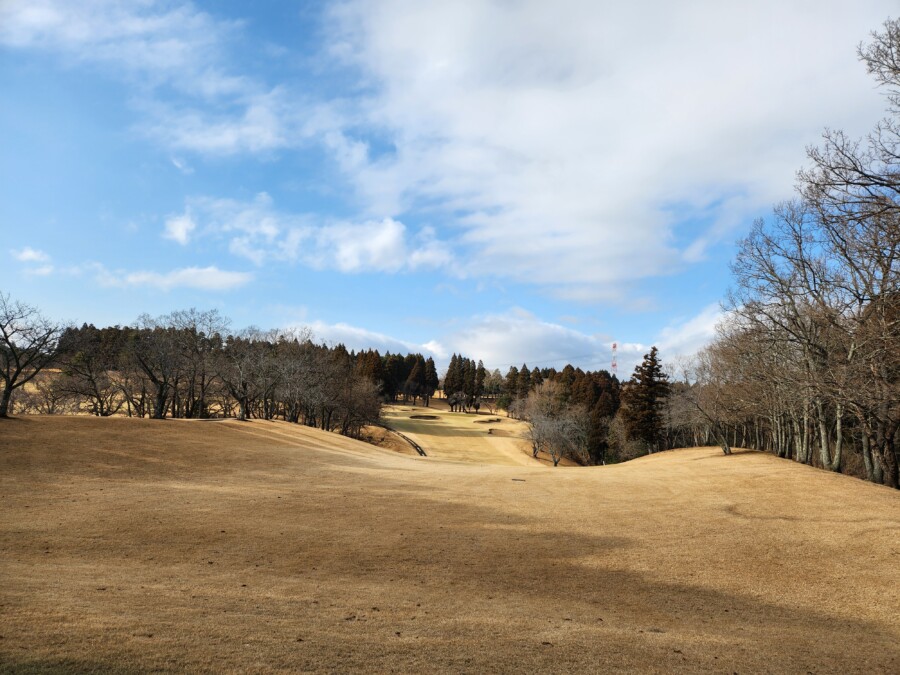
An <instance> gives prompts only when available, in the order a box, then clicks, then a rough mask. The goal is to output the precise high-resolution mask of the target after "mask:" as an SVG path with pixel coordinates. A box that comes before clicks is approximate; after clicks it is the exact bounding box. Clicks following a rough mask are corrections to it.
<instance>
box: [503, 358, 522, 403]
mask: <svg viewBox="0 0 900 675" xmlns="http://www.w3.org/2000/svg"><path fill="white" fill-rule="evenodd" d="M518 383H519V369H518V368H516V367H515V366H510V367H509V370H508V371H507V373H506V381H505V382H504V383H503V392H504V393H505V394H506V395H507V396H508V397H509V400H510V401H512V400H513V399H514V398H516V392H517V391H518Z"/></svg>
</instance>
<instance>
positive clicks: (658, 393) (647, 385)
mask: <svg viewBox="0 0 900 675" xmlns="http://www.w3.org/2000/svg"><path fill="white" fill-rule="evenodd" d="M668 396H669V377H668V375H666V374H665V373H664V372H663V369H662V364H661V363H660V361H659V353H658V351H657V349H656V347H653V348H652V349H651V350H650V353H649V354H645V355H644V360H643V362H641V364H640V365H638V366H637V367H636V368H635V369H634V375H632V377H631V381H630V382H629V383H628V386H627V387H626V388H625V389H624V390H623V392H622V400H623V403H624V404H625V410H624V421H625V431H626V433H627V434H628V436H629V438H633V439H636V440H639V441H641V442H642V443H644V444H645V445H646V447H647V449H648V451H649V452H656V451H658V450H661V449H662V448H663V438H664V431H665V429H664V425H663V421H664V416H663V408H664V406H665V404H666V399H667V398H668Z"/></svg>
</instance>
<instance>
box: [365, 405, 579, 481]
mask: <svg viewBox="0 0 900 675" xmlns="http://www.w3.org/2000/svg"><path fill="white" fill-rule="evenodd" d="M382 416H383V418H384V421H385V423H386V424H387V425H388V426H389V427H391V428H392V429H396V430H397V431H399V432H400V433H402V434H404V435H406V436H408V437H409V438H411V439H412V440H413V441H415V442H416V443H418V444H419V446H421V447H422V449H423V450H424V451H425V454H426V455H427V456H428V457H433V458H435V459H441V460H446V461H454V462H473V463H476V464H505V465H512V466H538V465H540V464H545V465H548V466H549V465H552V464H553V461H552V460H551V459H550V456H549V455H547V454H546V453H543V452H542V453H540V455H539V456H538V458H537V459H535V458H534V457H532V455H531V442H530V441H529V440H528V439H527V437H528V425H527V424H526V423H525V422H522V421H520V420H516V419H513V418H511V417H500V416H497V415H489V414H488V413H486V412H482V413H481V414H475V413H462V412H450V407H449V406H448V405H447V403H446V401H444V400H441V399H433V400H432V402H431V405H430V406H429V407H427V408H423V407H416V406H413V405H399V404H398V405H388V406H384V409H383V411H382ZM562 463H563V464H565V465H573V464H574V462H570V461H569V460H567V459H564V460H563V461H562Z"/></svg>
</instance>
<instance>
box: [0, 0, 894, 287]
mask: <svg viewBox="0 0 900 675" xmlns="http://www.w3.org/2000/svg"><path fill="white" fill-rule="evenodd" d="M892 11H896V7H895V2H893V1H892V0H859V1H858V2H854V3H847V2H844V1H842V0H823V1H820V2H812V1H811V0H801V1H800V2H794V3H785V2H779V1H777V0H761V1H760V2H755V3H741V4H735V3H723V2H717V1H715V0H705V1H699V2H693V3H689V4H684V3H671V2H662V1H661V0H656V1H655V2H645V3H639V4H638V3H631V4H628V3H606V2H586V1H584V0H561V1H560V2H558V3H547V2H544V1H543V0H525V1H523V2H516V3H498V2H488V1H486V0H460V1H458V2H444V3H427V2H426V3H423V2H416V1H415V0H383V1H380V2H369V1H363V0H348V1H346V2H339V3H335V4H333V5H331V8H330V10H328V11H327V12H326V16H327V19H326V21H325V22H324V24H323V26H322V31H321V33H320V35H321V36H322V37H323V40H324V42H325V44H326V48H325V49H324V53H323V54H322V55H321V60H322V67H323V68H326V69H332V71H333V69H334V68H337V67H341V66H342V67H344V68H346V70H345V71H344V72H343V73H337V77H335V78H334V89H339V91H338V93H337V94H335V95H334V96H333V98H331V99H328V98H324V97H320V98H315V97H314V96H313V95H312V94H309V93H306V92H307V90H308V88H307V87H305V85H306V84H307V82H306V81H303V80H293V79H285V80H283V81H279V82H274V83H273V82H266V81H263V80H262V79H261V78H259V77H256V76H249V75H243V74H241V73H242V70H241V66H240V57H241V54H243V47H244V45H242V44H241V38H243V37H244V36H243V34H242V26H241V24H240V23H238V22H234V21H226V20H221V19H218V18H216V17H214V16H212V15H210V14H208V13H205V12H202V11H200V10H198V9H197V8H196V7H195V6H194V5H193V4H190V3H187V2H179V1H178V0H173V1H169V0H143V1H142V2H139V3H120V2H115V1H114V0H92V1H90V2H79V3H69V2H64V1H62V0H32V1H31V2H27V3H26V2H21V3H3V4H2V5H0V44H4V45H6V46H10V47H15V48H20V49H26V48H28V49H44V50H48V51H51V52H55V53H58V54H60V55H61V56H62V57H64V58H65V59H66V61H67V63H69V62H74V63H75V64H82V65H84V64H87V65H91V66H94V67H100V68H104V69H107V70H108V71H110V72H113V73H116V74H117V75H120V76H124V77H125V78H127V79H128V80H129V81H130V82H131V83H132V84H133V86H134V88H135V90H136V91H137V92H138V93H139V94H138V95H137V96H136V97H135V105H136V106H137V109H138V110H139V111H140V112H141V113H142V115H143V119H142V121H141V122H140V123H139V124H138V126H139V128H141V129H143V130H144V131H145V132H146V133H148V134H149V135H151V136H152V137H153V138H156V139H160V140H161V141H162V142H163V143H165V144H166V145H167V146H169V147H170V148H171V149H172V150H173V151H174V152H179V153H180V152H188V153H203V154H207V155H218V156H221V155H232V154H237V153H253V154H256V155H262V156H268V155H271V154H273V153H276V152H284V151H286V150H291V151H297V150H305V149H308V148H310V147H311V146H312V144H315V143H317V144H319V146H320V147H321V148H323V149H324V150H325V151H326V152H327V153H329V154H330V156H331V158H332V161H333V162H334V165H335V166H337V167H338V168H339V170H340V171H342V172H343V174H344V176H345V177H346V179H347V180H348V181H349V183H350V184H351V186H352V188H353V189H354V191H355V195H354V196H355V198H356V199H358V200H360V201H361V202H362V206H361V213H360V214H359V216H358V217H356V218H348V219H347V222H341V223H335V222H326V223H321V222H317V223H310V222H308V218H305V217H301V216H291V215H288V214H278V213H275V212H274V210H273V209H271V206H269V208H268V213H263V214H262V215H263V216H266V215H268V216H269V217H274V218H275V219H276V223H275V227H276V229H277V232H276V233H275V234H268V233H267V231H266V230H265V229H264V228H262V227H253V228H250V227H242V226H236V227H234V228H233V229H232V230H230V231H231V232H232V234H231V235H229V237H230V239H229V246H230V248H231V250H232V251H233V252H235V253H237V254H240V255H243V256H245V257H247V258H248V259H250V260H253V261H254V262H255V263H257V264H262V263H263V262H264V261H266V260H269V259H272V258H278V257H281V258H284V259H292V258H293V259H298V260H302V261H304V262H307V263H308V264H321V265H322V266H328V267H333V268H335V269H342V270H346V271H359V270H364V269H368V270H378V271H393V270H394V269H398V268H397V267H396V263H395V262H393V261H394V257H395V256H396V254H397V252H398V251H400V250H401V248H400V240H401V233H400V231H399V229H400V228H398V225H401V224H403V223H404V222H412V216H413V215H415V216H419V215H421V214H422V213H427V214H428V216H429V222H432V223H435V224H438V225H440V226H441V229H440V230H439V231H438V232H437V233H435V234H434V235H433V236H432V238H431V240H430V241H417V239H418V238H419V237H420V235H421V233H420V234H413V235H411V234H410V233H409V232H405V233H403V234H402V237H403V241H404V242H405V246H406V248H405V249H404V252H405V258H404V259H405V260H406V261H407V262H406V263H405V265H404V268H416V267H418V266H421V267H444V268H450V267H451V260H452V259H451V255H450V250H451V247H452V249H453V250H461V249H465V255H458V256H456V258H455V261H453V264H452V268H453V270H454V272H455V273H457V274H460V275H469V276H477V277H485V276H494V277H499V278H509V279H514V280H517V281H521V282H525V283H529V284H535V285H538V286H542V287H545V288H549V289H551V290H552V292H553V293H555V294H556V295H557V296H559V297H562V298H565V299H570V300H580V301H587V302H622V301H623V300H624V299H625V298H626V297H627V296H628V295H630V294H631V293H632V292H633V291H632V289H633V286H634V284H635V283H636V282H637V281H638V280H640V279H644V278H647V277H656V276H660V275H666V274H671V273H673V272H677V271H680V270H683V269H684V268H685V267H686V266H689V265H692V264H695V263H697V262H698V261H702V260H704V259H705V258H706V257H707V256H708V255H709V254H710V250H711V249H712V248H713V247H715V246H716V245H717V244H719V243H721V242H722V241H728V240H730V239H732V238H733V236H734V235H733V233H734V230H735V228H739V227H741V226H743V225H744V224H746V223H747V222H748V219H749V218H751V217H753V216H755V215H757V214H758V213H759V212H760V211H762V210H765V209H767V208H768V205H770V204H771V203H772V202H774V201H778V200H780V199H783V198H785V197H789V196H790V195H791V184H792V182H793V177H794V172H795V171H796V169H797V168H798V167H799V166H800V165H801V164H802V163H803V162H804V155H803V148H804V147H805V146H806V145H808V144H810V143H815V142H816V140H817V138H818V134H819V131H820V129H822V128H823V127H824V126H826V125H828V126H832V127H841V128H846V129H847V130H848V131H850V133H861V132H863V131H865V130H866V129H868V128H869V127H870V126H871V124H872V123H873V122H874V121H875V120H876V119H877V118H878V117H879V116H880V115H881V111H882V110H883V101H882V99H881V98H880V95H879V93H878V92H877V91H876V90H875V87H874V86H873V83H872V81H871V79H870V78H869V77H868V76H867V75H866V73H865V69H864V68H863V67H862V66H861V65H860V64H859V63H858V62H857V61H856V58H855V48H856V45H857V44H858V43H859V42H860V41H862V40H865V39H867V36H868V33H869V31H871V30H872V29H875V28H877V27H878V26H879V25H880V23H881V22H882V21H883V20H884V19H885V18H886V17H887V16H888V15H889V14H890V13H891V12H892ZM279 58H280V59H282V60H284V59H287V58H288V57H287V56H284V55H282V56H280V57H279ZM343 77H347V78H349V81H344V80H342V78H343ZM163 85H165V92H166V93H168V91H169V89H172V90H173V91H175V92H176V93H177V96H175V97H174V99H173V98H172V97H169V96H165V101H164V100H163V99H164V96H163V94H161V93H160V92H161V91H162V90H163V89H164V87H163ZM300 92H303V93H300ZM379 148H381V149H382V150H380V151H379V150H378V149H379ZM179 161H181V160H179ZM176 165H177V164H176ZM185 166H186V165H185ZM210 206H216V205H215V204H212V203H210ZM218 206H219V207H221V208H222V209H228V208H231V207H230V206H228V204H226V203H225V202H224V201H220V202H219V204H218ZM237 206H238V210H240V209H244V210H245V211H246V210H247V209H248V208H249V211H250V212H251V213H249V214H248V217H249V216H250V215H253V213H252V212H253V211H260V210H262V211H266V207H265V205H262V206H260V205H255V204H251V205H249V206H248V205H240V204H238V205H237ZM232 210H234V209H233V208H232ZM697 222H703V223H706V225H705V226H703V227H701V228H699V231H697V226H696V223H697ZM692 223H693V225H691V224H692ZM354 228H355V229H354ZM373 231H374V232H375V235H374V237H373V240H372V241H371V242H370V243H371V246H358V245H349V246H343V247H342V246H339V245H338V244H339V243H340V239H339V235H340V233H341V232H351V233H356V232H362V233H371V232H373ZM628 302H629V304H633V301H632V298H628ZM641 302H649V301H648V300H647V299H642V300H641Z"/></svg>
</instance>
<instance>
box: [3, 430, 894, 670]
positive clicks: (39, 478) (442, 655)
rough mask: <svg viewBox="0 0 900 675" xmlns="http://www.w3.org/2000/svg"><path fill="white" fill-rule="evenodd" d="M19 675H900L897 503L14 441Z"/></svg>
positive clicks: (139, 441) (828, 484)
mask: <svg viewBox="0 0 900 675" xmlns="http://www.w3.org/2000/svg"><path fill="white" fill-rule="evenodd" d="M0 440H2V447H0V499H2V501H0V503H2V509H3V511H2V514H3V517H2V520H0V548H2V556H0V578H2V580H3V584H2V587H0V588H2V590H0V594H2V599H0V604H2V617H3V620H2V631H0V634H2V639H0V665H2V668H0V669H2V670H33V671H41V672H43V671H49V670H60V671H78V670H82V671H83V670H96V671H98V672H126V671H128V672H130V671H149V670H163V671H179V672H183V671H191V672H194V671H209V672H212V671H216V672H222V671H238V672H240V671H245V672H246V671H253V672H262V671H279V670H280V671H285V672H288V671H290V672H295V671H302V670H325V671H333V672H344V671H348V670H367V671H378V672H386V671H389V670H401V671H413V670H417V671H429V672H434V671H442V670H443V671H454V672H458V671H470V672H486V671H489V672H497V671H531V672H538V671H540V672H544V671H548V672H553V671H556V672H572V671H590V672H598V671H600V672H602V671H608V670H655V671H659V672H664V671H671V670H683V671H690V672H699V671H709V672H744V671H747V670H752V671H767V672H784V671H791V672H807V671H812V672H854V671H855V672H860V671H867V672H898V671H900V614H898V612H897V608H898V607H900V595H898V584H897V578H898V571H900V546H898V533H900V495H898V494H897V493H896V492H894V491H891V490H889V489H886V488H881V487H877V486H873V485H869V484H866V483H863V482H862V481H858V480H855V479H850V478H845V477H843V476H839V475H833V474H829V473H826V472H821V471H817V470H814V469H810V468H808V467H804V466H800V465H797V464H794V463H792V462H787V461H782V460H778V459H776V458H774V457H772V456H769V455H764V454H760V453H739V454H736V455H734V456H732V457H724V456H721V454H720V453H719V452H718V451H717V450H715V449H709V448H707V449H693V450H684V451H676V452H669V453H663V454H660V455H655V456H652V457H647V458H643V459H640V460H636V461H634V462H629V463H628V464H625V465H619V466H612V467H596V468H573V469H548V468H546V467H543V466H540V465H534V466H530V467H529V466H502V465H482V464H476V463H464V462H448V461H440V460H437V459H435V458H433V457H427V458H420V457H412V456H406V455H400V454H397V453H394V452H390V451H386V450H380V449H378V448H375V447H372V446H369V445H365V444H362V443H356V442H353V441H350V440H347V439H344V438H341V437H339V436H335V435H333V434H327V433H323V432H317V431H315V430H310V429H306V428H302V427H298V426H296V425H289V424H286V423H279V422H250V423H238V422H191V421H166V422H157V421H149V420H129V419H92V418H82V417H66V418H63V417H55V418H22V419H13V420H0Z"/></svg>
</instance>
